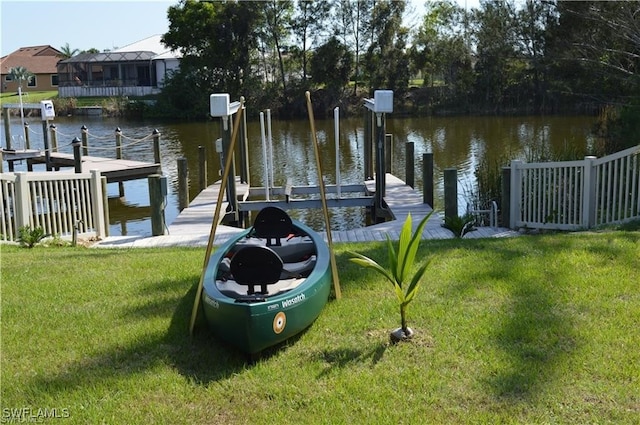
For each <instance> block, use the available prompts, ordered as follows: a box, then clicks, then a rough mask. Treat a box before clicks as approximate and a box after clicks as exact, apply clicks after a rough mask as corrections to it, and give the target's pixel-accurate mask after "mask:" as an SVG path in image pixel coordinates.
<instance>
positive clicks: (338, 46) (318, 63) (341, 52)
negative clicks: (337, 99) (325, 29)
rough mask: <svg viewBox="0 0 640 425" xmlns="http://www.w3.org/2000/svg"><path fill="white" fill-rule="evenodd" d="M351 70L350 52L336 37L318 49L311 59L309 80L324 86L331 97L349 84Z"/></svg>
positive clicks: (351, 59) (351, 58)
mask: <svg viewBox="0 0 640 425" xmlns="http://www.w3.org/2000/svg"><path fill="white" fill-rule="evenodd" d="M352 69H353V57H352V55H351V52H349V50H348V49H347V46H345V45H344V44H342V43H341V42H340V40H338V39H337V38H336V37H331V38H330V39H329V40H328V41H327V42H326V43H325V44H323V45H322V46H320V47H318V49H317V50H316V51H315V53H314V55H313V56H312V57H311V79H312V80H313V82H314V83H316V84H318V85H325V86H326V88H327V90H329V91H330V92H331V93H332V94H333V95H337V94H338V93H339V91H340V90H341V89H342V88H343V87H345V86H346V85H347V84H348V83H349V77H350V76H351V71H352Z"/></svg>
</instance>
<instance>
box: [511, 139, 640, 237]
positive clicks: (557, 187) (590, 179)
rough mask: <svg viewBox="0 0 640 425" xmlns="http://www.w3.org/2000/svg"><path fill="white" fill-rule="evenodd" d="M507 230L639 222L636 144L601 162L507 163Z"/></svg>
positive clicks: (639, 152) (639, 151)
mask: <svg viewBox="0 0 640 425" xmlns="http://www.w3.org/2000/svg"><path fill="white" fill-rule="evenodd" d="M510 212H511V213H510V223H509V227H511V228H512V229H515V228H532V229H556V230H580V229H589V228H593V227H595V226H603V225H608V224H614V223H623V222H627V221H631V220H635V219H639V218H640V145H639V146H635V147H632V148H629V149H626V150H624V151H621V152H618V153H616V154H613V155H608V156H606V157H603V158H595V157H586V158H585V159H583V160H580V161H564V162H548V163H529V164H527V163H523V162H521V161H512V162H511V204H510Z"/></svg>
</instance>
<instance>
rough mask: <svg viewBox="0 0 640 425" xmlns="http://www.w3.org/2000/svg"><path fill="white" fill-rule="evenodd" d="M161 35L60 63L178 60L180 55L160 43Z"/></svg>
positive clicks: (82, 54) (81, 55)
mask: <svg viewBox="0 0 640 425" xmlns="http://www.w3.org/2000/svg"><path fill="white" fill-rule="evenodd" d="M161 38H162V36H161V35H152V36H151V37H147V38H145V39H143V40H140V41H136V42H135V43H131V44H128V45H126V46H124V47H121V48H119V49H115V50H112V51H110V52H102V53H81V54H79V55H76V56H74V57H72V58H69V59H65V60H64V61H62V62H61V63H80V62H83V63H89V62H100V63H104V62H132V61H146V60H154V59H171V58H179V57H180V54H179V53H176V52H174V51H172V50H169V49H168V48H167V47H166V46H165V45H164V44H162V42H161V41H160V40H161Z"/></svg>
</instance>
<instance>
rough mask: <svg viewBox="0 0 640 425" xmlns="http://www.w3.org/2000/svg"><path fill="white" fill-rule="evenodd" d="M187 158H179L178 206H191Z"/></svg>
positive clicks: (180, 207)
mask: <svg viewBox="0 0 640 425" xmlns="http://www.w3.org/2000/svg"><path fill="white" fill-rule="evenodd" d="M188 167H189V166H188V163H187V158H184V157H182V158H178V208H179V209H180V211H182V210H183V209H185V208H187V207H188V206H189V168H188Z"/></svg>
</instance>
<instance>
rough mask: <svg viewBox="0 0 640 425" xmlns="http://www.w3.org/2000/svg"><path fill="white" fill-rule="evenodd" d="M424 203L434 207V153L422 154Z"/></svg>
mask: <svg viewBox="0 0 640 425" xmlns="http://www.w3.org/2000/svg"><path fill="white" fill-rule="evenodd" d="M422 203H424V204H427V205H430V206H431V208H434V207H435V205H433V153H431V152H428V153H423V154H422Z"/></svg>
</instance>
